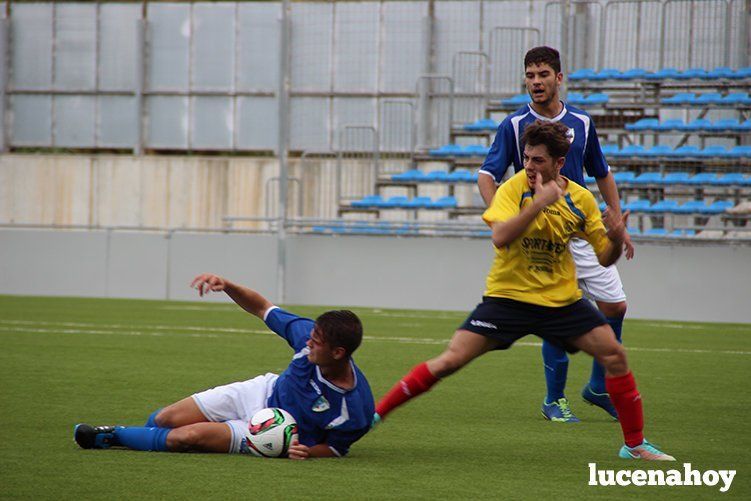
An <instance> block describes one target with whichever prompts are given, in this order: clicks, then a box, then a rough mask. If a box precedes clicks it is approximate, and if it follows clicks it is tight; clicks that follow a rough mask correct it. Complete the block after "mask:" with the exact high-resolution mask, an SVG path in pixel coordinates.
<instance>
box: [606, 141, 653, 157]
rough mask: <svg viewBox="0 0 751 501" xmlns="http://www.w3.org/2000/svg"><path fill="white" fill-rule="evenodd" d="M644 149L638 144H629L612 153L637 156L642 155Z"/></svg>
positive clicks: (618, 155) (617, 155)
mask: <svg viewBox="0 0 751 501" xmlns="http://www.w3.org/2000/svg"><path fill="white" fill-rule="evenodd" d="M645 151H646V150H645V149H644V146H642V145H640V144H629V145H626V146H624V147H623V148H622V149H620V150H617V151H616V152H614V153H613V156H614V157H639V156H644V152H645Z"/></svg>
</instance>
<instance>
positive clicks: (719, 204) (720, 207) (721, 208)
mask: <svg viewBox="0 0 751 501" xmlns="http://www.w3.org/2000/svg"><path fill="white" fill-rule="evenodd" d="M734 205H735V204H734V203H733V202H731V201H730V200H716V201H714V202H712V203H711V204H710V205H709V206H708V207H707V208H706V209H704V211H703V212H702V213H703V214H722V213H723V212H725V211H726V210H728V209H729V208H731V207H732V206H734Z"/></svg>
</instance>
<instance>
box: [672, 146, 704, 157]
mask: <svg viewBox="0 0 751 501" xmlns="http://www.w3.org/2000/svg"><path fill="white" fill-rule="evenodd" d="M670 156H671V157H672V158H685V157H698V156H701V150H700V149H699V147H698V146H690V145H684V146H679V147H678V148H676V149H674V150H673V152H672V153H671V154H670Z"/></svg>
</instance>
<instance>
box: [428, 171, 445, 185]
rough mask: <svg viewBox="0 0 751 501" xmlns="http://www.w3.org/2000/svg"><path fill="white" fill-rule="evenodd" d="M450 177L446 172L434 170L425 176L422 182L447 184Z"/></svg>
mask: <svg viewBox="0 0 751 501" xmlns="http://www.w3.org/2000/svg"><path fill="white" fill-rule="evenodd" d="M448 177H449V173H448V172H446V171H445V170H432V171H430V172H428V173H427V174H425V176H424V177H423V179H422V180H423V181H425V182H428V183H445V182H446V181H448Z"/></svg>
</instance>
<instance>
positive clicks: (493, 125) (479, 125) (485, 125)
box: [464, 118, 500, 131]
mask: <svg viewBox="0 0 751 501" xmlns="http://www.w3.org/2000/svg"><path fill="white" fill-rule="evenodd" d="M498 125H500V124H499V123H498V122H496V121H495V120H493V119H492V118H481V119H479V120H477V121H475V122H473V123H471V124H466V125H465V126H464V130H471V131H481V130H496V129H498Z"/></svg>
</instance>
